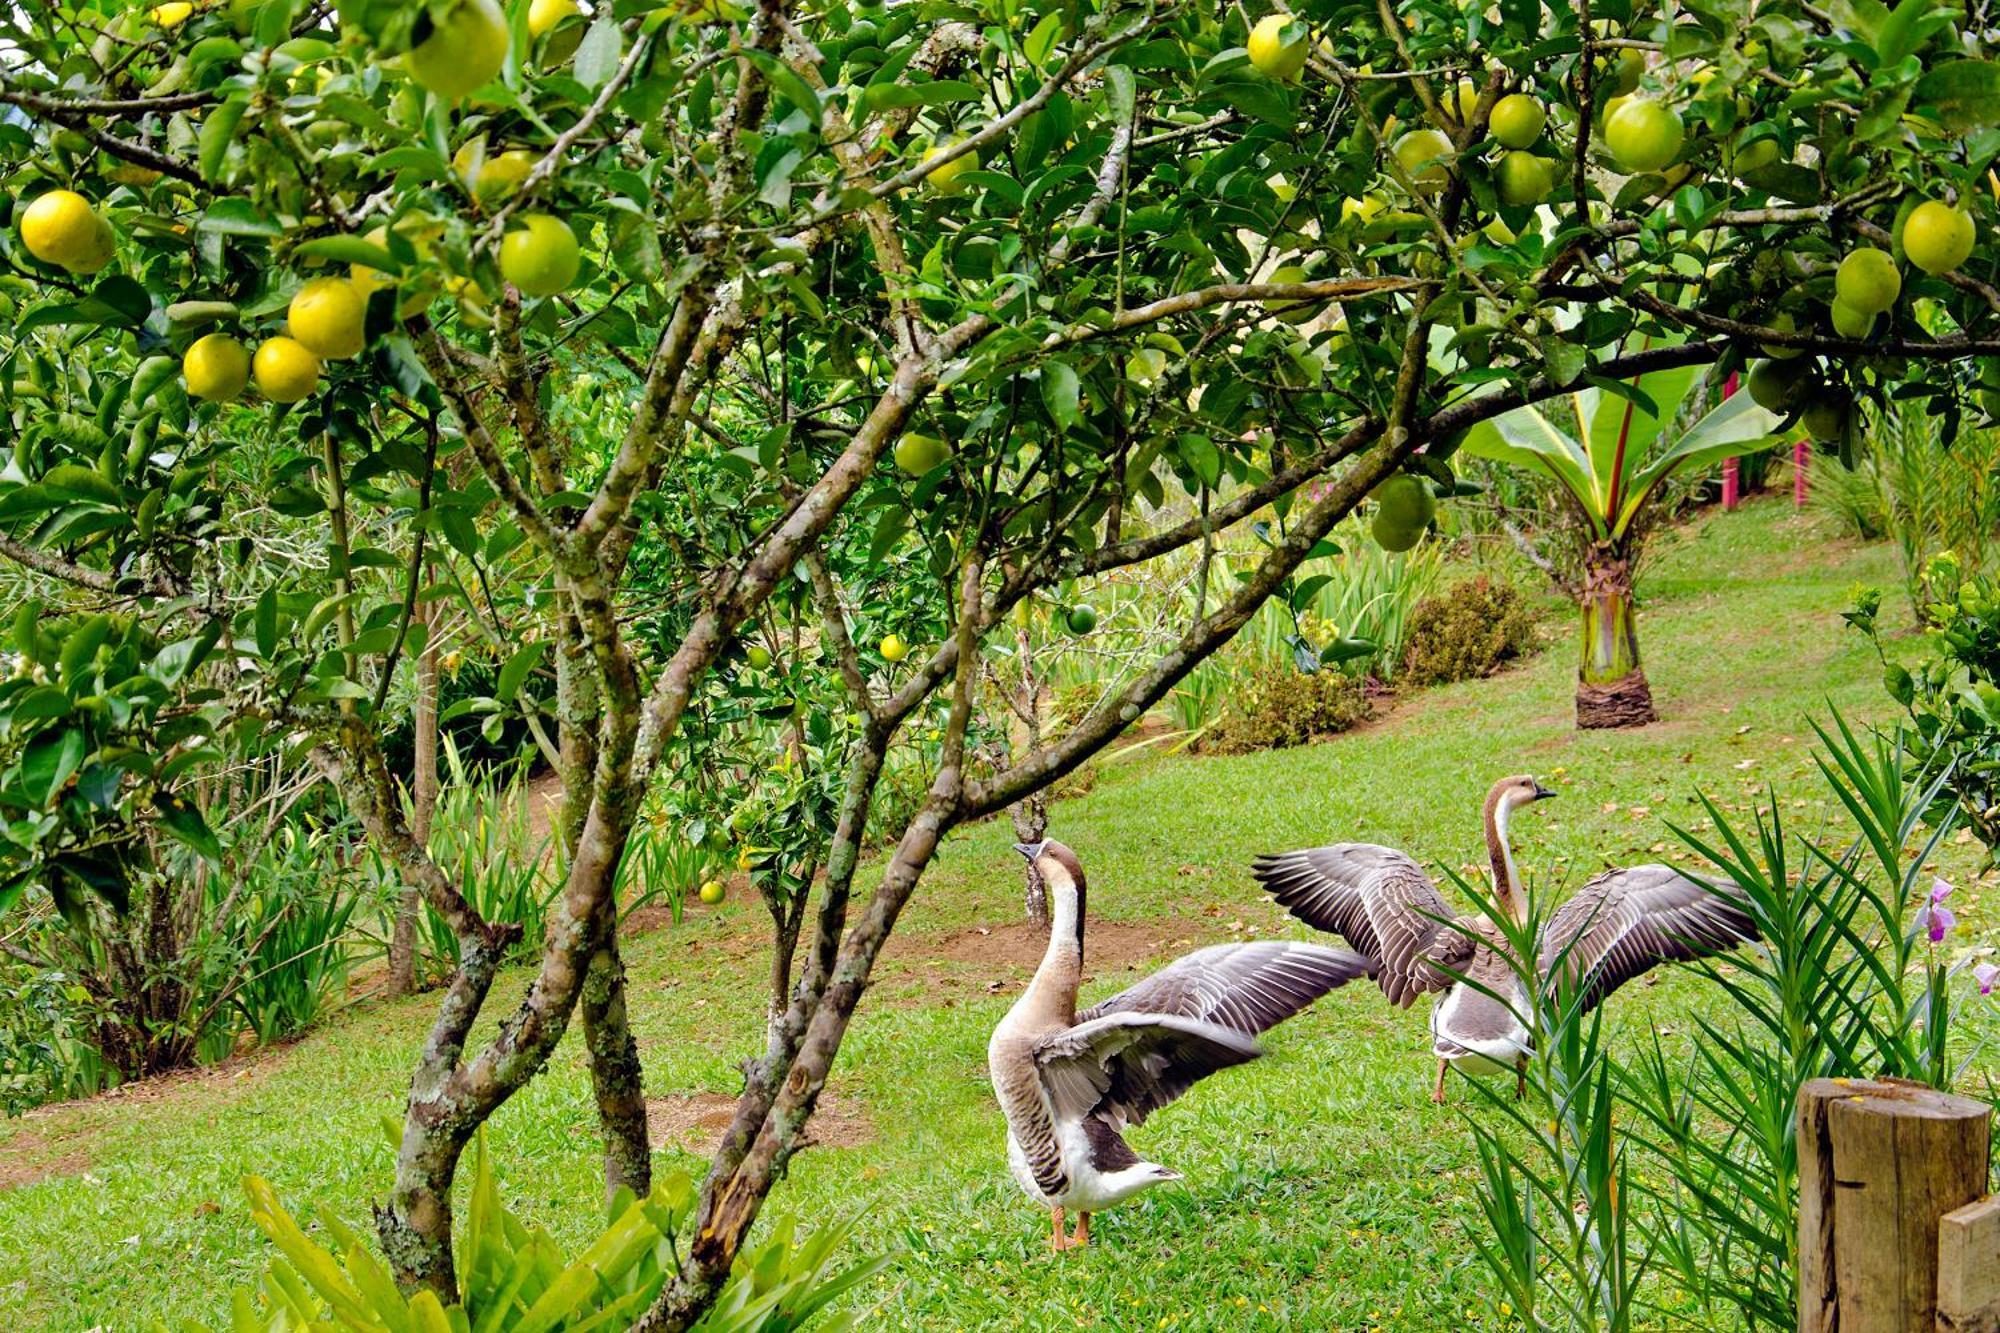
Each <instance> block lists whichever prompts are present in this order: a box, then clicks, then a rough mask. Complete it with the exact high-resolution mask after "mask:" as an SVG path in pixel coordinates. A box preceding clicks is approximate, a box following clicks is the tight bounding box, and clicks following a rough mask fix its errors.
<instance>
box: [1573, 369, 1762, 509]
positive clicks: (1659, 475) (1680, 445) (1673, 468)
mask: <svg viewBox="0 0 2000 1333" xmlns="http://www.w3.org/2000/svg"><path fill="white" fill-rule="evenodd" d="M1783 424H1784V418H1783V417H1781V416H1779V415H1778V414H1777V413H1776V412H1772V411H1770V410H1768V409H1766V408H1762V407H1759V406H1758V405H1757V401H1756V400H1755V399H1754V398H1752V397H1751V396H1750V395H1749V394H1747V393H1738V394H1733V395H1731V396H1730V397H1728V398H1725V399H1723V400H1722V403H1721V405H1720V406H1718V407H1716V408H1715V409H1714V410H1713V411H1711V412H1709V413H1708V414H1707V415H1706V416H1704V417H1702V419H1701V420H1699V421H1697V422H1695V423H1694V424H1693V425H1692V426H1689V427H1688V428H1687V432H1686V433H1685V434H1684V435H1682V436H1681V437H1680V438H1679V439H1678V440H1675V441H1674V442H1673V443H1672V444H1670V445H1668V446H1667V448H1666V449H1665V450H1664V451H1662V452H1661V453H1660V454H1659V455H1658V456H1657V457H1655V458H1653V459H1652V460H1651V461H1650V462H1648V463H1647V464H1646V466H1645V467H1644V468H1642V469H1641V470H1640V471H1639V472H1638V474H1637V475H1635V476H1633V477H1632V479H1631V481H1630V482H1629V483H1627V485H1626V487H1625V489H1624V492H1623V493H1624V495H1625V500H1624V502H1623V503H1622V504H1621V505H1620V506H1619V511H1618V513H1617V514H1616V515H1615V516H1614V521H1613V524H1612V528H1611V535H1612V536H1614V537H1615V536H1617V535H1618V534H1619V533H1622V532H1624V531H1625V530H1626V529H1627V528H1629V527H1630V526H1631V524H1632V520H1633V519H1634V518H1636V517H1637V516H1638V514H1639V512H1640V511H1641V510H1642V509H1644V508H1645V506H1646V502H1647V501H1648V500H1650V499H1651V498H1652V495H1653V492H1654V491H1655V490H1656V489H1658V488H1659V486H1660V484H1661V483H1662V482H1664V481H1665V480H1666V479H1667V478H1668V477H1670V476H1672V475H1673V474H1674V473H1675V472H1678V471H1679V470H1681V469H1682V468H1689V467H1705V466H1707V465H1708V464H1710V463H1719V462H1721V461H1722V460H1723V459H1725V458H1741V457H1742V456H1743V455H1744V454H1754V453H1756V452H1757V451H1758V450H1759V449H1763V448H1766V447H1767V446H1768V445H1769V444H1770V443H1771V437H1772V435H1773V434H1775V433H1776V432H1777V430H1778V427H1780V426H1782V425H1783Z"/></svg>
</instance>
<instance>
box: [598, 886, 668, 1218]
mask: <svg viewBox="0 0 2000 1333" xmlns="http://www.w3.org/2000/svg"><path fill="white" fill-rule="evenodd" d="M599 928H600V930H601V931H602V932H603V942H602V944H600V945H599V947H598V948H597V950H596V951H595V952H594V953H592V954H591V956H590V965H589V971H588V972H587V973H586V974H585V976H584V979H583V1000H582V1003H583V1035H584V1043H585V1045H586V1046H587V1047H588V1049H589V1051H590V1086H591V1090H592V1091H593V1092H594V1093H595V1094H596V1097H597V1122H598V1126H599V1127H600V1128H601V1129H602V1130H603V1131H604V1197H605V1198H606V1199H609V1198H611V1197H612V1196H613V1195H615V1194H617V1193H618V1191H619V1189H620V1187H628V1188H630V1189H631V1191H632V1193H634V1194H636V1195H638V1196H639V1197H641V1198H644V1197H645V1196H646V1195H648V1194H650V1193H652V1190H653V1145H652V1140H651V1136H650V1133H649V1131H648V1128H647V1124H646V1090H645V1086H644V1074H645V1070H644V1067H643V1066H642V1065H641V1064H640V1062H639V1042H638V1039H637V1038H635V1037H634V1036H633V1035H632V1025H631V1023H630V1021H629V1015H628V1014H627V1013H626V1011H625V960H624V959H623V958H621V957H619V954H618V904H617V902H616V901H614V900H613V899H612V898H611V897H610V895H608V894H607V895H606V896H605V920H604V922H603V923H602V924H601V926H600V927H599Z"/></svg>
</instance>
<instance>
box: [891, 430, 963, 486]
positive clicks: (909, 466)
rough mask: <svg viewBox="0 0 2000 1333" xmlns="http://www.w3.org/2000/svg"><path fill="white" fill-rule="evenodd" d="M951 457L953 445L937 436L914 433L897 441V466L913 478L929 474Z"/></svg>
mask: <svg viewBox="0 0 2000 1333" xmlns="http://www.w3.org/2000/svg"><path fill="white" fill-rule="evenodd" d="M950 457H951V445H950V444H948V443H946V442H945V441H944V440H941V439H939V438H938V437H937V436H935V435H919V434H917V433H916V432H915V431H912V432H911V433H909V434H908V435H905V436H904V437H903V438H902V439H900V440H898V441H896V466H897V467H899V468H901V469H903V471H905V472H907V473H909V474H910V475H911V476H913V477H921V476H925V475H927V474H929V473H930V472H931V471H932V470H934V469H935V468H937V467H939V466H940V465H941V464H943V463H944V461H945V460H946V459H948V458H950Z"/></svg>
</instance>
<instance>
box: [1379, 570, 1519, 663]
mask: <svg viewBox="0 0 2000 1333" xmlns="http://www.w3.org/2000/svg"><path fill="white" fill-rule="evenodd" d="M1534 643H1535V617H1534V615H1533V613H1532V612H1530V611H1529V610H1528V606H1527V602H1526V601H1525V599H1523V598H1522V596H1521V593H1520V591H1519V590H1518V589H1517V588H1515V587H1514V585H1512V584H1511V583H1503V582H1501V581H1500V580H1499V579H1494V578H1489V577H1488V576H1487V575H1485V574H1480V575H1477V576H1476V577H1474V578H1470V579H1467V580H1466V581H1465V582H1463V583H1457V584H1453V585H1452V586H1451V587H1450V588H1447V589H1446V590H1445V591H1443V592H1441V593H1438V594H1437V595H1435V596H1432V597H1426V598H1424V599H1423V600H1422V601H1421V602H1418V603H1417V606H1416V609H1415V610H1414V611H1412V612H1411V613H1410V630H1409V636H1408V638H1406V639H1405V640H1404V645H1403V675H1402V680H1401V682H1400V683H1402V684H1405V685H1409V686H1412V687H1415V688H1419V689H1421V688H1422V687H1423V686H1426V685H1442V684H1445V683H1446V682H1449V681H1454V680H1475V679H1477V678H1479V677H1481V676H1490V675H1492V674H1493V673H1494V671H1496V670H1498V669H1499V667H1500V664H1501V663H1502V662H1506V661H1509V660H1511V659H1512V658H1516V657H1520V656H1522V655H1523V654H1525V653H1526V652H1527V651H1528V650H1529V649H1530V648H1532V647H1534Z"/></svg>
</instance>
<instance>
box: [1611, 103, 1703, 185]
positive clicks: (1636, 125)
mask: <svg viewBox="0 0 2000 1333" xmlns="http://www.w3.org/2000/svg"><path fill="white" fill-rule="evenodd" d="M1685 137H1686V132H1685V131H1684V130H1683V129H1682V127H1681V117H1680V113H1679V112H1678V111H1675V110H1674V109H1673V108H1672V107H1670V106H1663V105H1662V104H1660V103H1658V102H1655V101H1653V100H1652V99H1651V98H1646V97H1635V98H1633V99H1632V100H1631V101H1629V102H1627V103H1625V104H1624V105H1623V106H1621V107H1619V108H1618V110H1617V111H1616V112H1614V113H1612V116H1611V118H1610V119H1609V120H1607V121H1605V122H1604V145H1605V147H1607V148H1609V149H1610V150H1611V156H1613V157H1614V158H1616V159H1618V165H1619V166H1621V167H1623V168H1625V170H1626V171H1628V172H1631V173H1632V174H1634V175H1638V174H1640V173H1643V172H1648V171H1659V170H1660V169H1661V168H1663V167H1665V166H1666V165H1667V164H1668V163H1670V162H1672V161H1673V160H1674V158H1675V157H1676V156H1678V155H1679V153H1680V151H1681V142H1682V140H1683V139H1684V138H1685Z"/></svg>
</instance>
